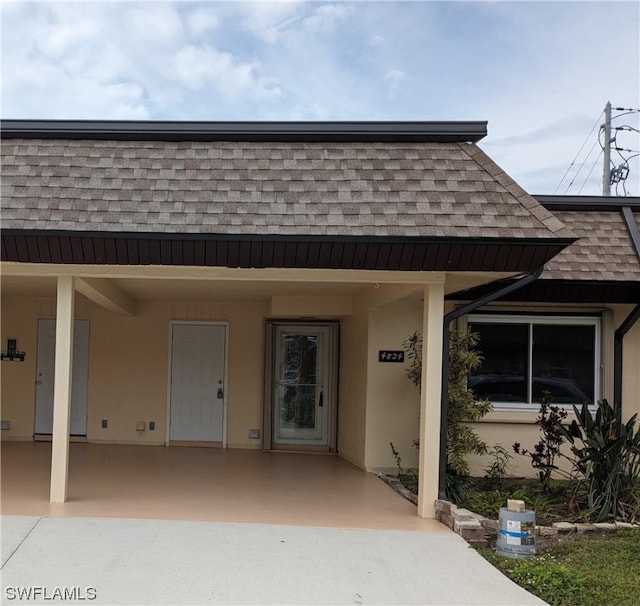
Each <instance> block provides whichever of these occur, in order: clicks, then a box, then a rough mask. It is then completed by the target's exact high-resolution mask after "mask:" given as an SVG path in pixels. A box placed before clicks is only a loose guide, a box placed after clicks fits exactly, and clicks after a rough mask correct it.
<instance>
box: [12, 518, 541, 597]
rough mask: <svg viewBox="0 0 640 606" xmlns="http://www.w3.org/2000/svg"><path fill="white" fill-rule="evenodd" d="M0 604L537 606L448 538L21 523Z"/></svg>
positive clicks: (76, 521) (218, 526)
mask: <svg viewBox="0 0 640 606" xmlns="http://www.w3.org/2000/svg"><path fill="white" fill-rule="evenodd" d="M20 596H22V599H21V598H20ZM65 597H66V598H67V599H66V600H65V599H62V598H65ZM69 598H71V599H69ZM2 603H3V604H52V603H67V604H71V603H83V604H458V605H462V604H465V605H467V604H469V605H471V604H486V605H498V604H510V605H520V604H522V605H525V604H544V602H542V601H540V600H538V599H537V598H535V597H533V596H532V595H531V594H529V593H527V592H526V591H524V590H523V589H521V588H520V587H518V586H517V585H515V584H514V583H512V582H511V581H510V580H508V579H507V578H506V577H504V576H503V575H502V574H500V573H499V572H498V571H497V570H496V569H494V568H493V567H492V566H491V565H489V564H488V563H487V562H485V561H484V560H483V559H482V558H481V557H480V556H479V555H478V554H477V553H476V552H475V551H474V550H473V549H470V548H469V547H468V546H467V544H466V543H465V542H464V541H463V540H462V539H461V538H460V537H459V536H457V535H456V534H454V533H452V532H448V531H447V532H424V531H399V530H364V529H338V528H318V527H309V526H282V525H265V524H237V523H217V522H187V521H159V520H131V519H104V518H70V517H65V518H52V517H32V516H3V517H2Z"/></svg>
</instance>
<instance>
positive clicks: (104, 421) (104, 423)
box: [100, 419, 109, 429]
mask: <svg viewBox="0 0 640 606" xmlns="http://www.w3.org/2000/svg"><path fill="white" fill-rule="evenodd" d="M108 426H109V421H107V420H106V419H102V422H101V423H100V427H102V429H106V428H107V427H108Z"/></svg>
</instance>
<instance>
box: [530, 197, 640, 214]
mask: <svg viewBox="0 0 640 606" xmlns="http://www.w3.org/2000/svg"><path fill="white" fill-rule="evenodd" d="M533 197H534V198H535V199H536V200H537V201H538V202H539V203H540V204H542V206H544V207H545V208H546V209H547V210H550V211H554V210H576V211H585V212H588V211H615V210H621V209H622V208H624V207H628V208H631V209H632V210H634V211H640V197H636V196H629V197H624V198H623V197H618V196H539V195H534V196H533Z"/></svg>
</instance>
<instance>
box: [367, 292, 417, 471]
mask: <svg viewBox="0 0 640 606" xmlns="http://www.w3.org/2000/svg"><path fill="white" fill-rule="evenodd" d="M421 326H422V302H421V301H419V300H415V299H408V300H403V301H398V302H395V303H392V304H390V305H386V306H384V307H379V308H373V309H372V310H371V313H370V315H369V347H368V360H367V363H368V367H369V381H368V385H367V423H366V427H367V434H366V467H367V469H371V470H390V471H394V472H395V471H396V469H397V467H396V462H395V459H394V457H393V454H392V452H391V446H390V443H391V442H393V444H394V447H395V448H396V450H397V451H398V452H400V456H401V457H402V465H403V466H405V467H416V466H417V464H418V451H417V449H416V448H414V447H413V446H412V442H413V440H415V439H417V438H418V435H419V433H420V421H419V413H420V394H419V391H418V389H416V387H414V386H413V384H412V383H411V381H410V380H409V379H408V378H407V376H406V368H407V366H408V361H406V362H405V363H404V364H401V363H389V362H379V361H378V351H379V350H402V349H403V343H404V341H405V340H406V339H407V338H408V337H409V336H410V335H411V334H413V333H414V332H415V331H418V330H420V328H421Z"/></svg>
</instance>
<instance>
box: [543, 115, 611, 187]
mask: <svg viewBox="0 0 640 606" xmlns="http://www.w3.org/2000/svg"><path fill="white" fill-rule="evenodd" d="M616 111H617V109H616ZM602 114H604V110H602V111H601V112H600V115H599V116H598V118H597V119H596V121H595V124H594V125H593V126H592V127H591V130H590V131H589V134H588V135H587V137H586V139H585V140H584V142H583V143H582V145H581V146H580V149H579V150H578V152H577V153H576V155H575V157H574V158H573V160H571V164H569V168H567V170H566V171H565V173H564V175H562V179H560V183H558V186H557V187H556V188H555V190H554V191H553V193H554V194H555V193H556V192H557V191H558V190H559V189H560V186H561V185H562V182H563V181H564V180H565V178H566V176H567V175H568V174H569V171H570V170H571V168H572V167H573V165H574V164H575V162H576V160H577V159H578V156H579V155H580V152H581V151H582V150H583V149H584V146H585V145H586V144H587V141H588V140H589V137H591V135H592V134H593V131H594V130H595V128H596V126H598V124H599V122H600V118H601V117H602ZM591 149H593V147H592V148H591ZM589 153H591V151H589ZM588 157H589V156H588V155H587V158H588ZM585 160H586V159H585ZM583 164H584V162H583ZM578 172H580V169H578ZM577 174H578V173H576V176H577ZM574 180H575V177H574ZM572 184H573V181H571V183H569V187H571V185H572ZM569 187H567V190H566V191H565V192H564V193H565V194H566V193H567V191H568V190H569Z"/></svg>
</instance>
